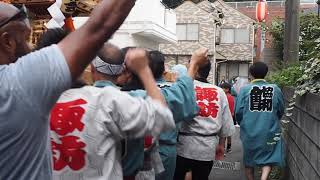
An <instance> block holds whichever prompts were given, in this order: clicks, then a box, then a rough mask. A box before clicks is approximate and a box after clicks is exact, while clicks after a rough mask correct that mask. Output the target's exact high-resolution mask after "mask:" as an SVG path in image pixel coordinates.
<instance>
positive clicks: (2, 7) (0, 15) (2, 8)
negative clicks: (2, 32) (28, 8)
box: [0, 2, 19, 23]
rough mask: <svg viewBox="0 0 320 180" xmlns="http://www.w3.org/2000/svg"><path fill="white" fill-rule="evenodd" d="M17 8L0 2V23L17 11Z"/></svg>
mask: <svg viewBox="0 0 320 180" xmlns="http://www.w3.org/2000/svg"><path fill="white" fill-rule="evenodd" d="M18 11H19V10H18V8H16V7H14V6H13V5H11V4H7V3H3V2H0V23H1V22H3V21H4V20H6V19H8V18H10V17H12V16H13V15H15V14H16V13H17V12H18Z"/></svg>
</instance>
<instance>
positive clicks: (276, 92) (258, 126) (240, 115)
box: [235, 62, 284, 180]
mask: <svg viewBox="0 0 320 180" xmlns="http://www.w3.org/2000/svg"><path fill="white" fill-rule="evenodd" d="M267 73H268V66H267V65H266V64H265V63H263V62H257V63H254V64H253V65H252V66H251V67H250V74H251V75H252V76H253V78H254V80H253V81H252V82H251V84H249V85H247V86H245V87H243V88H242V89H241V90H240V93H239V94H238V97H237V101H236V107H235V117H236V120H237V121H238V123H239V124H240V138H241V141H242V144H243V150H244V157H243V158H244V164H245V173H246V176H247V178H248V179H249V180H253V178H254V174H253V172H254V167H257V166H258V167H262V176H261V180H267V179H268V176H269V174H270V171H271V168H272V166H283V165H284V149H283V147H284V146H283V140H282V136H281V125H280V121H281V117H282V115H283V113H284V100H283V95H282V92H281V90H280V88H279V87H278V86H277V85H275V84H270V83H267V82H266V80H264V78H265V76H266V75H267Z"/></svg>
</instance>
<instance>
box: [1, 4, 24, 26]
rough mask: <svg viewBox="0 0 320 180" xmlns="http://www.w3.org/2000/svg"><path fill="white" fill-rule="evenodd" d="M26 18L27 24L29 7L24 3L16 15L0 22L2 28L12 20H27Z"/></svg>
mask: <svg viewBox="0 0 320 180" xmlns="http://www.w3.org/2000/svg"><path fill="white" fill-rule="evenodd" d="M25 20H26V24H27V25H29V21H28V14H27V8H26V7H25V5H22V7H21V8H20V9H19V12H18V13H16V14H15V15H13V16H12V17H10V18H8V19H6V20H5V21H3V22H0V28H1V27H3V26H5V25H7V24H8V23H9V22H11V21H25Z"/></svg>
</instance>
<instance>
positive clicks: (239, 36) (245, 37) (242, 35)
mask: <svg viewBox="0 0 320 180" xmlns="http://www.w3.org/2000/svg"><path fill="white" fill-rule="evenodd" d="M249 39H250V37H249V30H248V29H236V31H235V42H236V43H242V44H247V43H249V41H250V40H249Z"/></svg>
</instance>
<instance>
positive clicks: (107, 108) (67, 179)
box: [50, 86, 175, 180]
mask: <svg viewBox="0 0 320 180" xmlns="http://www.w3.org/2000/svg"><path fill="white" fill-rule="evenodd" d="M50 123H51V124H50V127H51V140H52V145H53V146H52V149H53V159H54V160H53V162H54V179H56V180H82V179H86V180H107V179H108V180H119V179H122V177H123V175H122V168H121V140H122V139H124V138H141V137H144V136H145V135H152V136H158V135H159V134H160V132H162V131H165V130H171V129H174V128H175V125H174V120H173V117H172V113H171V112H170V110H169V109H168V108H166V107H164V106H163V105H161V104H160V103H159V102H157V101H154V100H152V99H151V98H150V97H148V98H147V99H146V100H143V99H142V98H134V97H131V96H129V95H128V94H127V93H124V92H121V91H119V90H118V89H116V88H114V87H111V86H108V87H105V88H96V87H89V86H87V87H83V88H81V89H71V90H68V91H66V92H65V93H64V94H63V95H62V96H61V97H60V99H59V101H58V103H57V104H56V105H55V107H54V108H53V110H52V112H51V117H50Z"/></svg>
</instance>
